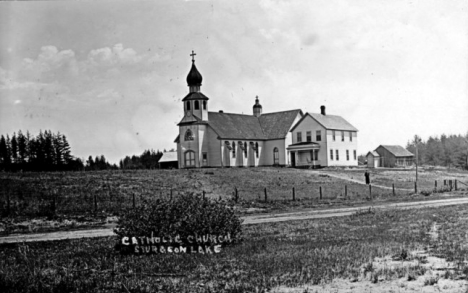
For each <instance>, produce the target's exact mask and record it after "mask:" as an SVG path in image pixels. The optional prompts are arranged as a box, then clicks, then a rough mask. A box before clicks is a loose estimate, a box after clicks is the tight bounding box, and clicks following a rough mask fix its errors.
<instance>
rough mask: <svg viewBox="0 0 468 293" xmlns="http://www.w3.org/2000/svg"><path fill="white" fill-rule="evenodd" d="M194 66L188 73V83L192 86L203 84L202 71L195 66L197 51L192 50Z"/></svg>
mask: <svg viewBox="0 0 468 293" xmlns="http://www.w3.org/2000/svg"><path fill="white" fill-rule="evenodd" d="M191 56H192V68H191V69H190V72H189V74H188V75H187V85H188V86H189V87H190V86H201V83H202V79H203V78H202V76H201V74H200V72H198V69H197V67H196V66H195V58H194V56H195V53H193V51H192V54H191Z"/></svg>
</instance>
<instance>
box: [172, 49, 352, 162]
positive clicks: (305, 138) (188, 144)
mask: <svg viewBox="0 0 468 293" xmlns="http://www.w3.org/2000/svg"><path fill="white" fill-rule="evenodd" d="M194 55H195V54H194V53H193V52H192V55H191V56H192V68H191V69H190V72H189V74H188V76H187V84H188V86H189V94H188V95H187V96H185V98H183V100H182V102H183V107H184V117H183V118H182V121H180V123H179V124H178V126H179V136H178V137H177V138H176V140H175V142H176V143H177V157H178V161H179V168H201V167H257V166H291V167H325V166H357V164H358V163H357V162H358V161H357V131H358V130H357V129H356V128H355V127H354V126H352V125H351V124H350V123H349V122H347V121H346V120H345V119H343V118H342V117H340V116H335V115H327V114H326V113H325V106H321V107H320V108H321V113H320V114H315V113H305V114H304V113H303V112H302V111H301V110H300V109H298V110H289V111H283V112H275V113H263V110H262V106H261V105H260V102H259V100H258V97H257V98H256V99H255V104H254V105H253V114H252V115H244V114H232V113H223V112H222V111H219V112H208V106H209V105H208V101H209V99H208V97H207V96H205V95H204V94H202V93H201V92H200V87H201V85H202V76H201V74H200V72H198V70H197V68H196V66H195V59H194V58H193V57H194Z"/></svg>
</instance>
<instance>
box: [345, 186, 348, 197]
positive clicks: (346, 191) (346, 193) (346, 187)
mask: <svg viewBox="0 0 468 293" xmlns="http://www.w3.org/2000/svg"><path fill="white" fill-rule="evenodd" d="M344 197H345V198H348V185H346V184H345V186H344Z"/></svg>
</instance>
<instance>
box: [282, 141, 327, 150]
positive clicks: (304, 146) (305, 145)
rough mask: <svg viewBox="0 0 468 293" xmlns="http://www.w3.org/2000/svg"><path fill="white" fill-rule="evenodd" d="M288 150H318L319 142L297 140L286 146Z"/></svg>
mask: <svg viewBox="0 0 468 293" xmlns="http://www.w3.org/2000/svg"><path fill="white" fill-rule="evenodd" d="M286 149H287V150H288V151H307V150H318V149H320V144H318V143H316V142H310V141H309V142H298V143H293V144H290V145H289V146H288V147H287V148H286Z"/></svg>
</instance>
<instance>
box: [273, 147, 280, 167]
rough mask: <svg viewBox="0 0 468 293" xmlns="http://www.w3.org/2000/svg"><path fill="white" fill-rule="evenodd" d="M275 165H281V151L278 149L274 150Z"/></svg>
mask: <svg viewBox="0 0 468 293" xmlns="http://www.w3.org/2000/svg"><path fill="white" fill-rule="evenodd" d="M273 164H274V165H279V151H278V148H274V149H273Z"/></svg>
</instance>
